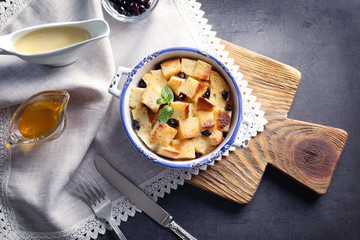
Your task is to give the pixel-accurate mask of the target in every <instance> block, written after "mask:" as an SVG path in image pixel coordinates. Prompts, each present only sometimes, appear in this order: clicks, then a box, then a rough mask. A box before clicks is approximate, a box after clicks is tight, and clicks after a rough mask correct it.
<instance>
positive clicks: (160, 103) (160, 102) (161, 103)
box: [156, 98, 166, 105]
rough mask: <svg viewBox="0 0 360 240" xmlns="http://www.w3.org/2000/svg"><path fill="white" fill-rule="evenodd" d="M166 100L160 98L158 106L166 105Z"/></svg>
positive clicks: (157, 101)
mask: <svg viewBox="0 0 360 240" xmlns="http://www.w3.org/2000/svg"><path fill="white" fill-rule="evenodd" d="M165 103H166V102H165V100H164V99H163V98H159V99H158V100H156V104H159V105H163V104H165Z"/></svg>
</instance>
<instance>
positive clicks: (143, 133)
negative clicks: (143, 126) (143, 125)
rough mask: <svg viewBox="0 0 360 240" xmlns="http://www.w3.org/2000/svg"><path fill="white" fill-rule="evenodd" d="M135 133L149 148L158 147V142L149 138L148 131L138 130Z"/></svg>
mask: <svg viewBox="0 0 360 240" xmlns="http://www.w3.org/2000/svg"><path fill="white" fill-rule="evenodd" d="M137 135H138V136H139V138H140V139H141V140H142V141H143V142H144V143H145V145H146V146H147V147H148V148H149V149H150V150H152V151H155V150H156V149H157V148H158V147H159V144H158V143H157V142H156V141H154V140H153V139H152V138H151V136H150V132H149V131H138V132H137Z"/></svg>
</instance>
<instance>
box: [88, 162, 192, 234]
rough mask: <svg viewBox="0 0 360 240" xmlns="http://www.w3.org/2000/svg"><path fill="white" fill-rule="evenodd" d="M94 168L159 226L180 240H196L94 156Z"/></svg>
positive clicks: (115, 171)
mask: <svg viewBox="0 0 360 240" xmlns="http://www.w3.org/2000/svg"><path fill="white" fill-rule="evenodd" d="M95 166H96V168H97V169H98V170H99V172H100V173H101V175H103V177H104V178H105V179H106V180H107V181H108V182H109V183H110V184H111V185H113V186H114V187H115V188H116V189H117V190H118V191H119V192H121V193H122V194H124V195H125V196H126V197H127V198H128V199H129V200H130V201H131V202H133V203H134V204H135V205H136V206H137V207H139V208H140V209H141V210H143V211H144V212H145V213H146V214H147V215H149V216H150V217H151V218H152V219H154V220H155V221H156V222H157V223H159V224H160V225H161V226H163V227H166V228H169V229H171V230H172V231H173V232H174V233H176V234H177V235H178V236H179V237H180V238H181V239H185V240H196V238H194V237H193V236H191V235H190V234H189V233H188V232H187V231H185V230H184V229H183V228H182V227H180V226H179V225H178V224H177V223H176V222H175V221H174V220H173V217H172V216H170V214H169V213H167V212H166V211H165V210H164V209H162V208H161V207H160V206H159V205H158V204H157V203H156V202H155V201H154V200H153V199H151V198H150V197H149V196H148V195H146V193H144V192H143V191H142V190H141V189H140V188H138V187H137V186H136V185H135V184H134V183H132V182H131V181H129V180H128V179H127V178H126V177H125V176H123V175H122V174H121V173H120V172H118V171H117V170H116V169H115V168H114V167H113V166H111V165H110V163H109V162H108V161H106V160H105V159H104V158H103V157H102V156H100V155H97V156H95Z"/></svg>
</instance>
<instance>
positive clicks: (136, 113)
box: [131, 107, 151, 132]
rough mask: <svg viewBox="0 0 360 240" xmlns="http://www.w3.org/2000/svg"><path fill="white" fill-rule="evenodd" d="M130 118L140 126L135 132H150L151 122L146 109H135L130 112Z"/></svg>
mask: <svg viewBox="0 0 360 240" xmlns="http://www.w3.org/2000/svg"><path fill="white" fill-rule="evenodd" d="M131 113H132V117H133V119H134V120H136V121H137V122H138V123H139V124H140V129H139V130H135V131H148V132H150V130H151V122H150V119H149V115H148V109H147V108H146V107H142V108H135V109H133V110H131Z"/></svg>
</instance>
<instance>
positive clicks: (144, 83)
mask: <svg viewBox="0 0 360 240" xmlns="http://www.w3.org/2000/svg"><path fill="white" fill-rule="evenodd" d="M138 87H139V88H146V87H147V85H146V82H145V81H144V80H142V79H141V80H140V82H139V83H138Z"/></svg>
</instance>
